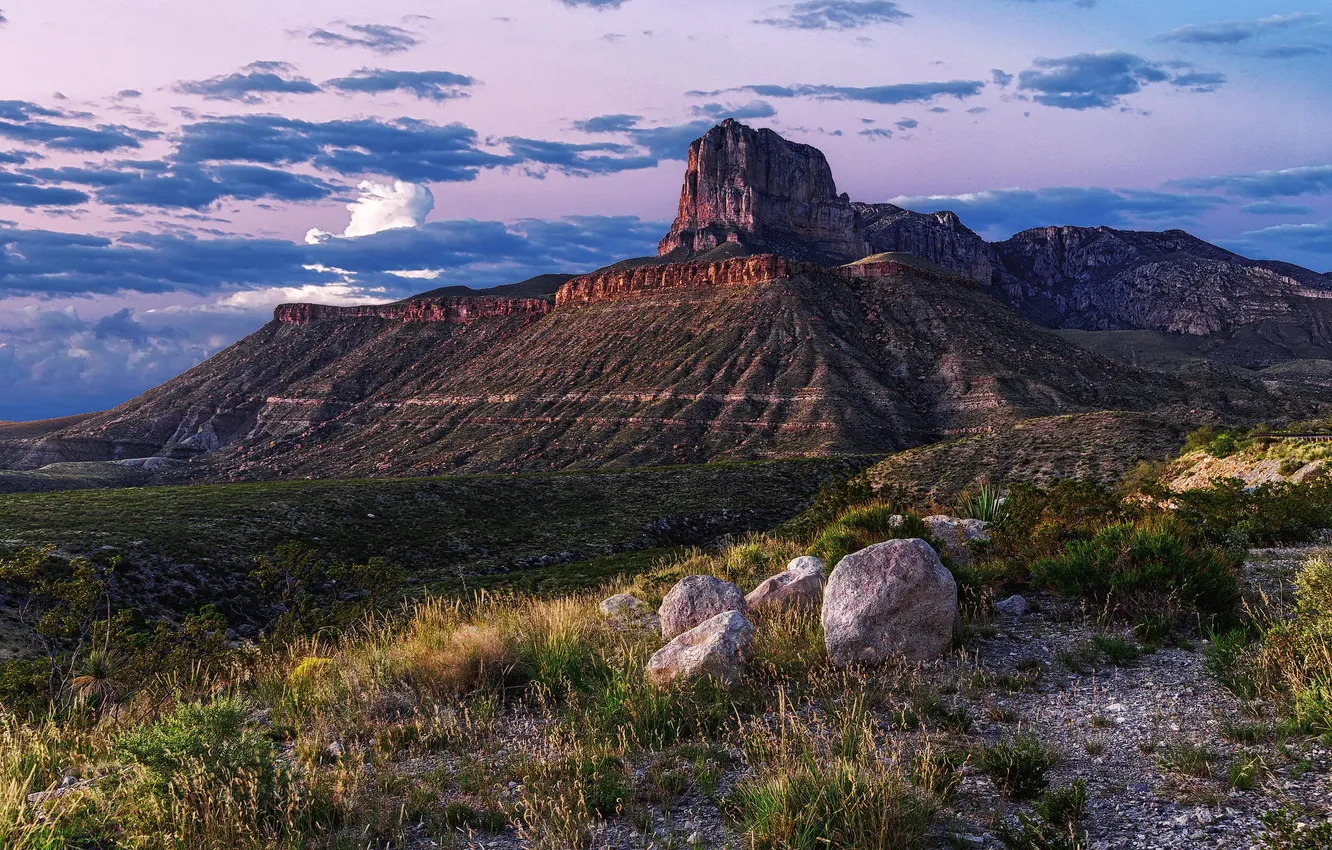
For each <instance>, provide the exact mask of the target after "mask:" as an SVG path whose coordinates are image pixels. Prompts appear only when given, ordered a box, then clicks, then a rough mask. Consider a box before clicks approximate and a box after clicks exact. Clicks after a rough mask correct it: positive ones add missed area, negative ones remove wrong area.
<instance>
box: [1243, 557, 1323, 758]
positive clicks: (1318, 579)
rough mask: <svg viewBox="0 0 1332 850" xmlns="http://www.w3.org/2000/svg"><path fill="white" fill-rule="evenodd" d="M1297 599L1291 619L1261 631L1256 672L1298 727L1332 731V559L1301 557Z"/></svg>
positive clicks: (1321, 731) (1270, 694)
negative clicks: (1263, 631) (1261, 637)
mask: <svg viewBox="0 0 1332 850" xmlns="http://www.w3.org/2000/svg"><path fill="white" fill-rule="evenodd" d="M1295 600H1296V601H1295V609H1294V612H1293V616H1292V617H1291V619H1290V620H1289V621H1288V622H1285V623H1279V624H1277V625H1275V626H1273V627H1272V628H1270V629H1269V630H1268V631H1267V633H1266V634H1265V635H1264V636H1263V641H1262V645H1261V646H1260V647H1259V649H1258V651H1257V657H1256V662H1255V666H1256V670H1255V674H1256V676H1257V677H1258V680H1259V683H1260V687H1261V688H1262V690H1263V691H1264V692H1265V693H1266V694H1267V695H1269V696H1271V697H1272V698H1273V699H1275V700H1277V701H1278V702H1279V703H1280V704H1281V705H1282V706H1283V707H1284V709H1285V711H1286V713H1287V715H1288V716H1289V717H1290V718H1291V719H1292V720H1293V721H1294V722H1295V723H1296V725H1297V726H1298V727H1299V728H1301V729H1305V730H1308V731H1311V732H1315V733H1319V734H1324V733H1332V561H1329V560H1327V559H1325V558H1321V557H1319V558H1310V559H1309V560H1308V561H1306V562H1305V564H1304V566H1303V567H1301V569H1300V572H1299V575H1298V576H1297V577H1296V579H1295Z"/></svg>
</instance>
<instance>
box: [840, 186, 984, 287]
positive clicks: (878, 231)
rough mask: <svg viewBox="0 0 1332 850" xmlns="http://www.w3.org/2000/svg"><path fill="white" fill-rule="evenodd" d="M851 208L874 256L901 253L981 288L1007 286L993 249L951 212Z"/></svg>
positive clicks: (873, 206)
mask: <svg viewBox="0 0 1332 850" xmlns="http://www.w3.org/2000/svg"><path fill="white" fill-rule="evenodd" d="M852 206H853V207H854V209H855V211H856V229H857V231H858V232H859V234H860V236H861V238H862V239H864V240H865V243H866V245H867V246H868V247H869V250H870V253H872V254H879V253H884V252H889V251H900V252H903V253H906V254H914V255H915V256H917V257H921V258H923V259H926V260H929V261H930V262H932V263H934V264H935V265H938V266H941V267H942V268H944V269H947V270H948V271H950V272H952V273H954V274H956V275H959V276H961V277H964V278H967V279H968V280H974V281H975V282H977V283H980V284H984V285H987V286H988V285H990V284H1003V283H1005V282H1006V275H1005V273H1004V271H1003V266H1002V264H1001V263H1000V260H999V255H998V254H997V253H996V252H995V250H994V248H993V247H992V246H991V245H990V243H988V242H986V241H985V240H984V239H982V238H980V236H978V235H976V234H975V233H974V232H973V231H972V230H971V229H970V228H968V227H967V226H966V225H964V224H963V223H962V220H961V219H959V218H958V217H957V216H956V215H955V214H953V213H951V212H938V213H918V212H912V211H910V210H904V209H902V208H901V207H898V206H894V205H892V204H853V205H852Z"/></svg>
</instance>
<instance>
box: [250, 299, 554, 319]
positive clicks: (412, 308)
mask: <svg viewBox="0 0 1332 850" xmlns="http://www.w3.org/2000/svg"><path fill="white" fill-rule="evenodd" d="M551 306H552V305H551V303H550V302H549V301H547V300H546V299H544V298H418V299H413V300H410V301H404V302H400V303H397V304H382V305H373V304H372V305H366V306H364V307H333V306H329V305H327V304H282V305H280V306H279V307H278V308H277V309H276V310H274V311H273V320H274V321H275V322H279V323H281V324H285V325H306V324H310V323H311V322H319V321H328V320H339V319H387V320H389V321H395V322H448V323H452V324H467V323H469V322H474V321H476V320H478V319H493V318H499V317H503V316H544V315H546V314H547V313H549V312H550V311H551Z"/></svg>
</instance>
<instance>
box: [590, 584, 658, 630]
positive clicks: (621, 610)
mask: <svg viewBox="0 0 1332 850" xmlns="http://www.w3.org/2000/svg"><path fill="white" fill-rule="evenodd" d="M598 607H599V608H600V609H601V613H602V615H603V616H604V617H606V619H608V620H610V621H611V622H613V623H616V624H618V625H623V626H633V627H635V628H642V629H646V628H651V629H654V630H655V629H657V628H658V627H659V626H660V625H661V624H660V621H659V620H658V619H657V615H656V613H655V612H654V611H653V610H652V607H651V606H650V605H648V604H647V603H646V602H644V601H643V600H641V599H639V598H638V597H636V596H630V595H629V594H628V593H617V594H615V595H614V596H611V597H609V598H607V599H603V600H601V604H600V605H599V606H598Z"/></svg>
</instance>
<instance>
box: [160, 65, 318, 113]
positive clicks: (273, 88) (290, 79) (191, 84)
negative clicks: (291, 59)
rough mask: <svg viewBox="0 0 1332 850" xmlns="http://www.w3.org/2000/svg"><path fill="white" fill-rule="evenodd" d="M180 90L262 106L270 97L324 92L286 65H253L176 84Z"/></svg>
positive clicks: (205, 96) (292, 67)
mask: <svg viewBox="0 0 1332 850" xmlns="http://www.w3.org/2000/svg"><path fill="white" fill-rule="evenodd" d="M176 91H178V92H180V93H181V94H193V95H198V96H199V97H202V98H204V99H206V100H230V101H236V102H238V103H262V102H263V100H264V99H265V98H266V97H267V96H269V95H275V94H315V93H317V92H319V91H321V89H320V88H319V86H317V85H315V84H314V83H312V82H310V80H308V79H306V78H305V77H300V76H297V75H296V68H295V67H294V66H292V65H290V64H288V63H286V62H251V63H250V64H249V65H246V66H245V67H244V68H242V69H241V70H240V71H238V72H237V73H234V74H226V75H224V76H219V77H210V78H208V79H206V80H185V81H182V82H180V83H177V84H176Z"/></svg>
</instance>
